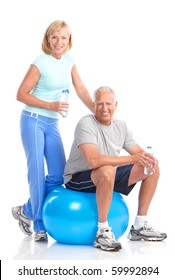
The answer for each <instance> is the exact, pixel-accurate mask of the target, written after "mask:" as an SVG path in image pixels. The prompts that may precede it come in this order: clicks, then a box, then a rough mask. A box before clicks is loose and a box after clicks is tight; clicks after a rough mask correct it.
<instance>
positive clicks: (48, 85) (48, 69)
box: [24, 53, 74, 118]
mask: <svg viewBox="0 0 175 280" xmlns="http://www.w3.org/2000/svg"><path fill="white" fill-rule="evenodd" d="M32 64H33V65H35V66H36V67H37V68H38V70H39V72H40V79H39V81H38V83H37V84H36V86H35V88H34V89H33V91H32V93H31V94H32V95H34V96H36V97H37V98H39V99H41V100H44V101H48V102H53V101H58V98H59V94H60V93H61V92H62V90H66V89H69V88H70V86H71V85H72V76H71V71H72V67H73V65H74V61H73V59H72V57H71V55H69V54H65V55H63V56H62V57H61V59H56V58H54V57H53V56H52V55H48V54H45V53H43V54H41V55H40V56H38V57H37V58H36V59H35V60H34V62H33V63H32ZM24 109H25V110H26V111H28V112H32V113H36V114H38V115H42V116H46V117H50V118H58V113H57V112H54V111H51V110H46V109H41V108H36V107H31V106H28V105H26V106H25V108H24Z"/></svg>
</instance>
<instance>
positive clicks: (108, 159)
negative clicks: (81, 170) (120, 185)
mask: <svg viewBox="0 0 175 280" xmlns="http://www.w3.org/2000/svg"><path fill="white" fill-rule="evenodd" d="M79 149H80V151H81V153H82V155H83V157H84V159H85V160H86V162H87V164H88V165H89V167H90V168H92V169H96V168H99V167H101V166H105V165H112V166H123V165H127V164H140V160H141V159H142V160H143V159H144V160H146V158H145V151H144V150H143V149H142V148H141V147H140V146H139V145H135V146H134V147H133V148H131V149H129V150H128V153H129V154H130V155H128V156H106V155H101V154H99V152H98V147H97V145H95V144H81V145H80V146H79Z"/></svg>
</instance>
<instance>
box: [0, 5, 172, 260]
mask: <svg viewBox="0 0 175 280" xmlns="http://www.w3.org/2000/svg"><path fill="white" fill-rule="evenodd" d="M174 14H175V7H174V1H170V0H164V1H163V0H157V1H156V0H147V1H144V0H121V1H119V0H106V1H105V0H88V1H86V0H85V1H83V0H82V1H81V0H64V1H63V0H62V1H59V0H49V1H44V0H43V1H40V0H30V1H24V0H15V1H13V0H6V1H4V2H2V1H1V4H0V22H1V33H0V37H1V52H0V63H1V64H0V65H1V110H0V116H1V137H0V141H1V145H0V151H1V195H0V200H1V211H0V212H1V213H0V215H1V231H0V234H1V237H0V239H1V243H2V246H1V259H3V258H5V259H7V258H8V249H7V247H6V246H8V245H7V243H8V240H9V232H11V239H14V243H15V238H16V237H15V236H14V235H16V236H17V234H18V232H15V230H16V227H15V226H16V224H15V226H14V223H12V222H11V219H12V217H11V207H12V206H14V205H19V204H23V203H24V201H25V200H26V199H27V198H28V185H27V177H26V172H27V169H26V160H25V156H24V152H23V148H22V144H21V139H20V131H19V117H20V113H21V109H22V108H23V105H22V104H20V103H19V102H17V101H16V92H17V89H18V87H19V85H20V83H21V81H22V79H23V77H24V75H25V73H26V71H27V70H28V67H29V65H30V64H31V63H32V61H33V60H34V59H35V57H36V56H37V55H38V54H40V53H41V42H42V38H43V34H44V32H45V29H46V28H47V26H48V25H49V24H50V23H51V22H52V21H54V20H56V19H63V20H65V21H67V22H68V24H69V25H70V27H71V30H72V34H73V48H72V49H71V53H72V55H73V57H74V60H75V62H76V65H77V68H78V70H79V73H80V76H81V78H82V80H83V82H84V84H85V85H86V87H87V88H88V90H89V92H90V94H91V95H92V94H93V91H94V90H95V89H96V88H97V87H98V86H101V85H109V86H111V87H113V88H114V90H115V91H116V93H117V99H118V108H117V111H116V117H117V118H119V119H123V120H125V121H126V122H127V123H128V126H129V127H130V129H131V130H132V131H133V132H134V135H135V138H136V139H137V140H138V142H139V144H140V145H141V146H143V147H144V148H145V147H146V145H148V144H149V145H152V146H153V150H154V153H155V155H156V156H157V158H158V159H159V164H160V168H161V177H160V182H159V188H158V190H157V193H156V195H155V199H154V201H153V203H152V205H151V207H150V216H151V217H152V219H153V220H154V222H155V224H156V225H158V226H159V227H161V229H163V230H165V231H167V230H169V231H171V226H172V224H173V220H174V219H173V213H172V212H174V209H173V205H174V204H173V201H174V199H173V195H172V193H173V191H174V180H173V175H174V172H173V171H174V157H175V155H174V143H175V141H174V140H175V139H174V138H175V137H174V135H173V134H174V133H173V131H174V123H173V120H174V102H173V101H174V100H173V95H174V92H175V83H174V77H175V40H174V33H175V32H174V31H175V30H174V29H175V28H174V27H175V17H174ZM70 103H71V104H70V112H69V117H68V118H67V119H63V118H61V117H60V128H61V133H62V137H63V141H64V145H65V148H66V155H67V156H68V154H69V150H70V147H71V143H72V139H73V131H74V127H75V125H76V123H77V121H78V120H79V118H80V117H82V116H83V115H84V114H86V113H89V111H88V110H87V108H86V107H85V106H84V105H83V104H82V103H81V102H80V101H79V100H78V98H77V96H76V94H75V92H74V90H73V89H72V92H71V98H70ZM137 191H138V188H137V189H135V190H134V191H133V193H132V194H131V195H130V196H129V197H128V199H127V200H128V204H129V208H130V215H131V218H132V217H134V216H135V211H136V207H137ZM14 227H15V228H14ZM13 232H15V234H14V235H13ZM10 250H13V249H12V248H10ZM14 254H15V252H14Z"/></svg>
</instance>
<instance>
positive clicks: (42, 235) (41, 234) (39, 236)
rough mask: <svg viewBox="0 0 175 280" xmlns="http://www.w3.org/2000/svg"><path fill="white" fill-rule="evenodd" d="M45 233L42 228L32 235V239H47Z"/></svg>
mask: <svg viewBox="0 0 175 280" xmlns="http://www.w3.org/2000/svg"><path fill="white" fill-rule="evenodd" d="M47 240H48V238H47V233H46V232H45V231H44V230H40V231H37V232H36V233H35V236H34V241H47Z"/></svg>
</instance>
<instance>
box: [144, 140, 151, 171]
mask: <svg viewBox="0 0 175 280" xmlns="http://www.w3.org/2000/svg"><path fill="white" fill-rule="evenodd" d="M146 152H147V153H149V154H153V151H152V147H151V146H147V148H146ZM144 173H145V174H146V175H152V174H153V164H151V166H150V167H145V168H144Z"/></svg>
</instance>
